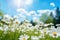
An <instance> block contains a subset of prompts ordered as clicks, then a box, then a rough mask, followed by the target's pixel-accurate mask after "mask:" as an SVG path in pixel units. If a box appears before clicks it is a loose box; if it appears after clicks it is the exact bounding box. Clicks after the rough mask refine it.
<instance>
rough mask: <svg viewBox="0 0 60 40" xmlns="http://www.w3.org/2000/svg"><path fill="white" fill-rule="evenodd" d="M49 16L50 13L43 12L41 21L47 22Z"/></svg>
mask: <svg viewBox="0 0 60 40" xmlns="http://www.w3.org/2000/svg"><path fill="white" fill-rule="evenodd" d="M47 18H48V15H47V14H46V13H43V14H42V16H41V17H40V21H43V22H45V21H46V20H47Z"/></svg>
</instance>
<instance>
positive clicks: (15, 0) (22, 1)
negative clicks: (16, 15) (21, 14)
mask: <svg viewBox="0 0 60 40" xmlns="http://www.w3.org/2000/svg"><path fill="white" fill-rule="evenodd" d="M11 3H12V4H13V5H15V6H16V7H18V8H20V7H24V6H26V5H31V4H32V3H33V0H12V1H11Z"/></svg>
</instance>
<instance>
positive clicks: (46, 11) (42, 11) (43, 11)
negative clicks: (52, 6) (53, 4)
mask: <svg viewBox="0 0 60 40" xmlns="http://www.w3.org/2000/svg"><path fill="white" fill-rule="evenodd" d="M37 12H38V13H39V15H40V16H41V15H42V14H43V13H47V14H48V15H49V14H50V12H51V10H49V9H46V10H37Z"/></svg>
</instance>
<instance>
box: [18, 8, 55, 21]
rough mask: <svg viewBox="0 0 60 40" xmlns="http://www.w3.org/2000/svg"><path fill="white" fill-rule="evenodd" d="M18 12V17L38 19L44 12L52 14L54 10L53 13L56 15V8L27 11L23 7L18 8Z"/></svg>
mask: <svg viewBox="0 0 60 40" xmlns="http://www.w3.org/2000/svg"><path fill="white" fill-rule="evenodd" d="M17 12H19V14H18V17H20V18H23V19H26V18H27V19H28V18H29V19H30V17H32V19H33V20H37V19H38V18H39V17H41V16H42V15H43V14H44V13H46V14H47V15H50V13H51V12H53V15H55V11H54V10H49V9H46V10H37V11H33V10H32V11H29V12H28V11H27V10H25V9H23V8H20V9H17Z"/></svg>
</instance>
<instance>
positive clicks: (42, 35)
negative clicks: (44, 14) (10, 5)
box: [0, 15, 60, 40]
mask: <svg viewBox="0 0 60 40" xmlns="http://www.w3.org/2000/svg"><path fill="white" fill-rule="evenodd" d="M53 25H54V24H53V23H49V24H45V23H43V22H39V24H36V25H34V26H33V25H32V24H31V22H30V21H28V20H24V21H23V23H21V22H20V21H19V20H18V19H16V17H14V18H13V17H11V16H9V15H4V16H3V18H2V19H0V40H60V27H59V24H57V25H56V26H58V27H57V28H55V27H54V26H53Z"/></svg>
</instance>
